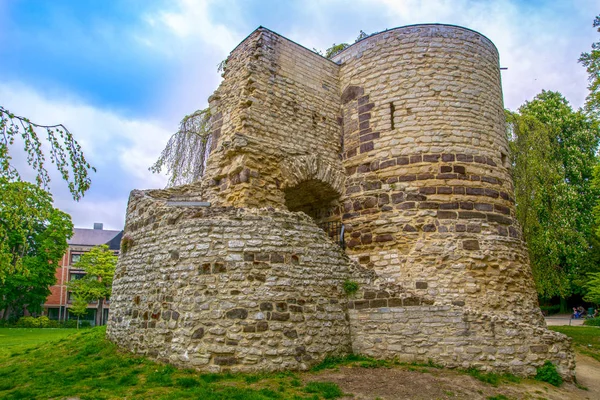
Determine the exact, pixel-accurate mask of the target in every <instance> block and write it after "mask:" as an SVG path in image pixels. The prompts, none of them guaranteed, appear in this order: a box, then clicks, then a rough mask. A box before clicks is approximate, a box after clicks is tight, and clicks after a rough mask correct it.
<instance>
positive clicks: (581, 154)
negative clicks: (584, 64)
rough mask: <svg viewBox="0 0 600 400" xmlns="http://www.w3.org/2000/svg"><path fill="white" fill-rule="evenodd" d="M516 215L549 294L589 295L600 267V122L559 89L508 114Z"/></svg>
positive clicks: (541, 283) (537, 279) (542, 289)
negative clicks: (597, 226) (599, 231)
mask: <svg viewBox="0 0 600 400" xmlns="http://www.w3.org/2000/svg"><path fill="white" fill-rule="evenodd" d="M507 122H508V127H509V140H510V146H511V157H512V163H513V177H514V181H515V196H516V202H517V214H516V216H517V219H518V220H519V222H520V224H521V225H522V226H523V233H524V237H525V240H526V241H527V244H528V247H529V254H530V259H531V265H532V270H533V274H534V279H535V282H536V285H537V289H538V293H539V294H540V296H541V297H542V298H546V299H548V298H551V297H554V296H558V297H560V298H561V299H566V298H568V297H570V296H571V295H572V294H574V293H579V294H583V293H584V283H585V280H586V274H587V273H588V272H590V271H592V270H594V269H595V268H597V267H596V266H597V265H598V247H597V244H598V241H597V240H596V238H595V237H594V234H593V231H594V218H593V214H592V209H593V206H594V205H595V202H596V199H597V198H598V195H599V194H600V192H599V191H598V189H597V188H595V187H594V186H593V185H592V176H593V167H594V165H596V164H597V159H596V155H595V153H596V149H597V147H598V141H599V138H600V132H599V130H598V124H597V123H596V122H595V121H594V120H592V119H590V118H589V117H588V116H587V115H586V114H584V113H583V112H582V111H573V109H572V108H571V106H570V105H569V103H568V102H567V101H566V100H565V98H564V97H563V96H562V95H561V94H560V93H557V92H550V91H542V93H541V94H539V95H538V96H536V97H535V98H534V100H532V101H531V102H526V103H525V104H524V105H523V106H522V107H521V108H519V112H518V113H510V112H509V113H507Z"/></svg>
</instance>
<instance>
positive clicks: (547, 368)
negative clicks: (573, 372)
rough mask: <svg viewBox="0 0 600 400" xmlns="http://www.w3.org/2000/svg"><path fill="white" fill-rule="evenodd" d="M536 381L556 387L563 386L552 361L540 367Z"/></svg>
mask: <svg viewBox="0 0 600 400" xmlns="http://www.w3.org/2000/svg"><path fill="white" fill-rule="evenodd" d="M535 379H536V380H538V381H542V382H548V383H549V384H551V385H554V386H560V385H562V382H563V380H562V377H561V376H560V375H559V373H558V371H556V367H555V366H554V364H552V363H551V362H550V361H546V362H545V363H544V365H542V366H541V367H538V369H537V374H536V375H535Z"/></svg>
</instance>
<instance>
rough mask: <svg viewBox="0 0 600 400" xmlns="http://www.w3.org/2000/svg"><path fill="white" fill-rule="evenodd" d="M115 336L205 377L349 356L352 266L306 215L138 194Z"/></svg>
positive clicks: (114, 313)
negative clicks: (347, 287)
mask: <svg viewBox="0 0 600 400" xmlns="http://www.w3.org/2000/svg"><path fill="white" fill-rule="evenodd" d="M126 238H127V241H128V243H129V245H128V249H127V250H126V251H124V252H123V254H122V255H121V257H120V258H119V262H118V265H117V270H116V275H115V281H114V285H113V296H112V299H111V317H110V321H109V325H108V329H107V335H108V337H109V338H110V339H111V340H112V341H114V342H115V343H117V344H118V345H119V346H121V347H124V348H126V349H129V350H131V351H133V352H135V353H138V354H143V355H146V356H148V357H150V358H153V359H157V360H160V361H164V362H169V363H172V364H175V365H178V366H182V367H192V368H196V369H198V370H201V371H210V372H219V371H223V370H225V369H227V370H231V371H244V372H251V371H263V370H284V369H292V370H304V369H307V368H308V367H309V366H310V365H312V364H315V363H318V362H320V361H321V360H322V359H323V358H324V357H325V356H326V355H328V354H336V353H337V354H345V353H348V352H349V351H350V350H351V345H350V329H349V324H348V322H347V315H346V296H345V294H344V292H343V289H342V284H343V282H344V281H345V280H346V279H348V277H349V265H350V261H349V259H348V258H347V257H346V256H345V255H343V253H342V251H341V250H340V249H339V246H337V245H336V244H335V243H333V242H332V241H331V240H330V239H329V238H328V237H327V236H326V235H325V233H324V232H323V231H322V230H321V229H319V228H318V227H317V226H316V225H315V224H314V223H313V222H312V220H311V219H310V218H309V217H307V216H306V215H304V214H302V213H290V212H280V211H275V210H272V209H271V210H267V209H261V210H258V209H252V210H247V209H239V208H237V209H236V208H192V207H175V206H169V205H168V204H167V202H166V201H163V200H161V199H160V198H150V197H149V196H148V195H147V194H145V193H143V192H134V193H133V194H132V197H131V200H130V204H129V213H128V221H127V229H126Z"/></svg>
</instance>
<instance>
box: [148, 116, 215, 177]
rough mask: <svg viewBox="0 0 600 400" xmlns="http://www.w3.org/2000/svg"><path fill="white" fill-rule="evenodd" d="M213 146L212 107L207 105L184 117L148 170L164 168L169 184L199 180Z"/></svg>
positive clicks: (157, 170) (155, 170)
mask: <svg viewBox="0 0 600 400" xmlns="http://www.w3.org/2000/svg"><path fill="white" fill-rule="evenodd" d="M210 146H211V135H210V110H209V109H208V108H206V109H204V110H198V111H196V112H194V113H192V114H190V115H186V116H185V117H183V119H182V120H181V122H180V124H179V130H178V131H177V132H176V133H174V134H173V136H171V138H170V139H169V142H168V143H167V145H166V147H165V148H164V150H163V151H162V153H161V154H160V157H159V158H158V160H157V161H156V162H155V163H154V165H152V166H151V167H150V168H149V170H150V171H152V172H154V173H160V172H161V171H162V169H163V168H165V169H166V170H167V173H168V174H169V182H168V186H177V185H183V184H186V183H192V182H196V181H198V180H200V178H201V177H202V175H203V174H204V168H205V167H206V159H207V157H208V153H209V151H210Z"/></svg>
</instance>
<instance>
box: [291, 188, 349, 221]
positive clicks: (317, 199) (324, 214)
mask: <svg viewBox="0 0 600 400" xmlns="http://www.w3.org/2000/svg"><path fill="white" fill-rule="evenodd" d="M284 194H285V205H286V207H287V208H288V210H290V211H302V212H304V213H306V214H307V215H309V216H310V217H311V218H313V219H314V220H315V222H317V223H319V222H322V221H323V220H324V219H326V218H328V217H329V216H330V214H331V211H332V208H333V207H334V204H333V203H334V201H335V200H337V199H338V198H339V193H338V192H337V191H336V190H334V189H333V188H332V187H331V186H330V185H329V184H327V183H325V182H323V181H320V180H318V179H310V180H306V181H304V182H300V183H299V184H297V185H295V186H292V187H289V188H286V189H284Z"/></svg>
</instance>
